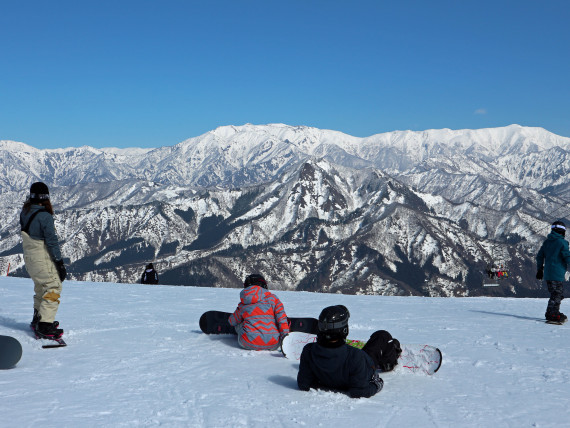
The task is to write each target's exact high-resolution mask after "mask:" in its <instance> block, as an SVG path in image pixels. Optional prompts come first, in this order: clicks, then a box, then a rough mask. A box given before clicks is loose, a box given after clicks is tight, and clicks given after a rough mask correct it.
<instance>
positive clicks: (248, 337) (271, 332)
mask: <svg viewBox="0 0 570 428" xmlns="http://www.w3.org/2000/svg"><path fill="white" fill-rule="evenodd" d="M243 286H244V289H243V290H242V291H241V293H240V302H239V304H238V306H237V309H236V310H235V312H234V313H233V314H232V315H231V316H230V317H229V319H228V322H229V323H230V325H232V326H234V327H235V328H236V332H237V334H238V342H239V344H240V345H241V346H242V347H243V348H245V349H252V350H256V351H260V350H275V349H277V348H279V342H280V340H281V337H283V336H285V335H286V334H289V322H288V320H287V314H286V313H285V309H284V308H283V303H281V301H280V300H279V299H278V298H277V296H275V295H274V294H272V293H271V292H269V291H267V282H266V281H265V278H263V276H261V275H258V274H252V275H249V276H247V277H246V278H245V281H244V283H243Z"/></svg>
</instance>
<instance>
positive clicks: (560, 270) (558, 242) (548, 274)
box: [536, 232, 570, 281]
mask: <svg viewBox="0 0 570 428" xmlns="http://www.w3.org/2000/svg"><path fill="white" fill-rule="evenodd" d="M569 264H570V251H568V241H567V240H566V239H564V237H563V236H562V235H560V234H559V233H557V232H550V233H549V234H548V236H547V237H546V240H545V241H544V243H543V244H542V246H541V247H540V250H538V254H537V255H536V267H537V269H538V270H541V269H543V266H544V280H545V281H564V277H565V275H566V271H567V270H568V265H569Z"/></svg>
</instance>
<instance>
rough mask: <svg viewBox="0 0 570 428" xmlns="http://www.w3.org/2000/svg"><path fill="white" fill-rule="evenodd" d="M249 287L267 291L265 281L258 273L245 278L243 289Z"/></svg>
mask: <svg viewBox="0 0 570 428" xmlns="http://www.w3.org/2000/svg"><path fill="white" fill-rule="evenodd" d="M251 285H259V286H260V287H261V288H265V289H266V290H267V281H266V280H265V278H264V277H262V276H261V275H259V274H258V273H254V274H251V275H248V276H246V278H245V281H244V282H243V288H247V287H249V286H251Z"/></svg>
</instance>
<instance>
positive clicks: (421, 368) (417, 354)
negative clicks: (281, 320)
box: [281, 332, 442, 375]
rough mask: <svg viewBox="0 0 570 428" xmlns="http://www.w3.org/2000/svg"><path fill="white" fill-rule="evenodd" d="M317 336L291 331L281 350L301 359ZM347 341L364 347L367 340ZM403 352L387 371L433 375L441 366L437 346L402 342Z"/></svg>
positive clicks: (439, 352)
mask: <svg viewBox="0 0 570 428" xmlns="http://www.w3.org/2000/svg"><path fill="white" fill-rule="evenodd" d="M316 340H317V336H316V335H314V334H307V333H297V332H293V333H289V334H288V335H287V336H285V337H284V338H283V340H282V341H281V352H282V353H283V355H284V356H285V357H286V358H289V359H291V360H300V359H301V352H302V351H303V347H304V346H305V345H306V344H307V343H313V342H316ZM346 343H347V344H348V345H350V346H353V347H355V348H359V349H362V348H363V347H364V345H365V344H366V341H365V340H351V339H347V340H346ZM400 347H401V348H402V354H401V355H400V357H399V358H398V365H397V366H396V367H395V368H394V370H392V371H390V372H387V373H420V374H421V373H423V374H426V375H433V374H434V373H435V372H437V371H438V370H439V368H440V367H441V360H442V355H441V351H440V350H439V349H438V348H436V347H435V346H431V345H421V344H406V343H400Z"/></svg>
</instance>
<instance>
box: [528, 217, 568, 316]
mask: <svg viewBox="0 0 570 428" xmlns="http://www.w3.org/2000/svg"><path fill="white" fill-rule="evenodd" d="M565 234H566V225H565V224H564V223H563V222H562V221H555V222H554V223H552V226H551V232H550V233H549V234H548V236H547V237H546V240H545V241H544V243H543V244H542V246H541V247H540V250H538V254H537V256H536V266H537V272H536V279H539V280H542V279H543V278H544V280H545V281H546V285H547V287H548V291H549V292H550V299H549V300H548V306H547V307H546V313H545V317H546V320H547V321H558V322H564V321H566V319H567V316H566V315H564V314H563V313H561V312H560V303H561V302H562V299H564V288H563V281H564V278H565V276H566V271H567V270H568V266H569V265H570V251H569V250H568V241H566V239H564V236H565Z"/></svg>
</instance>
